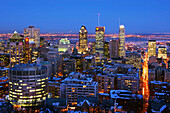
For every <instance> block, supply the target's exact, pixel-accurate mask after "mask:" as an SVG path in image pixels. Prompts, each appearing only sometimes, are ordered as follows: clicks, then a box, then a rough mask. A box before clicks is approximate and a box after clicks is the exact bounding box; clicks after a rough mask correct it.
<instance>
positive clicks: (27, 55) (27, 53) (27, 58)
mask: <svg viewBox="0 0 170 113" xmlns="http://www.w3.org/2000/svg"><path fill="white" fill-rule="evenodd" d="M23 49H24V63H28V61H31V49H30V45H29V38H25V39H24V46H23Z"/></svg>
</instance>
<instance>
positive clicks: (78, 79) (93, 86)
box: [60, 72, 98, 106]
mask: <svg viewBox="0 0 170 113" xmlns="http://www.w3.org/2000/svg"><path fill="white" fill-rule="evenodd" d="M80 96H82V97H98V83H97V82H95V81H93V78H92V77H88V76H87V75H82V74H81V73H77V72H72V73H70V74H69V77H67V78H65V79H64V80H63V81H62V84H60V97H61V98H66V99H67V100H68V104H70V105H75V106H76V105H77V98H78V97H80Z"/></svg>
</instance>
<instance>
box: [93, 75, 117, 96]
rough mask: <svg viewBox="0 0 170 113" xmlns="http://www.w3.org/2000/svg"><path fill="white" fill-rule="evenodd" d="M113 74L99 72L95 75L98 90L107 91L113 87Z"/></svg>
mask: <svg viewBox="0 0 170 113" xmlns="http://www.w3.org/2000/svg"><path fill="white" fill-rule="evenodd" d="M114 79H115V77H114V76H111V75H108V74H106V73H99V74H97V76H96V80H97V82H98V84H99V92H101V93H109V92H110V90H113V89H114Z"/></svg>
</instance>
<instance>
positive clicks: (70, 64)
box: [62, 58, 76, 77]
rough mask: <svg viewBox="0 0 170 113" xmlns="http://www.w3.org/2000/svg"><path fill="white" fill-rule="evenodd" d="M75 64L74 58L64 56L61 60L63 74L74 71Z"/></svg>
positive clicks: (66, 74) (65, 75)
mask: <svg viewBox="0 0 170 113" xmlns="http://www.w3.org/2000/svg"><path fill="white" fill-rule="evenodd" d="M75 66H76V61H75V59H69V58H65V59H64V60H63V61H62V70H63V76H64V77H67V76H68V75H69V73H71V72H75V71H76V69H75Z"/></svg>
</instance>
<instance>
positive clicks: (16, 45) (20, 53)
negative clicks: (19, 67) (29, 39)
mask: <svg viewBox="0 0 170 113" xmlns="http://www.w3.org/2000/svg"><path fill="white" fill-rule="evenodd" d="M23 46H24V43H23V37H21V36H20V35H19V34H18V33H17V32H16V31H15V32H14V34H13V35H12V36H11V38H10V39H9V42H8V48H9V49H8V53H10V66H11V67H13V66H14V65H16V64H19V63H24V49H23Z"/></svg>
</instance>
